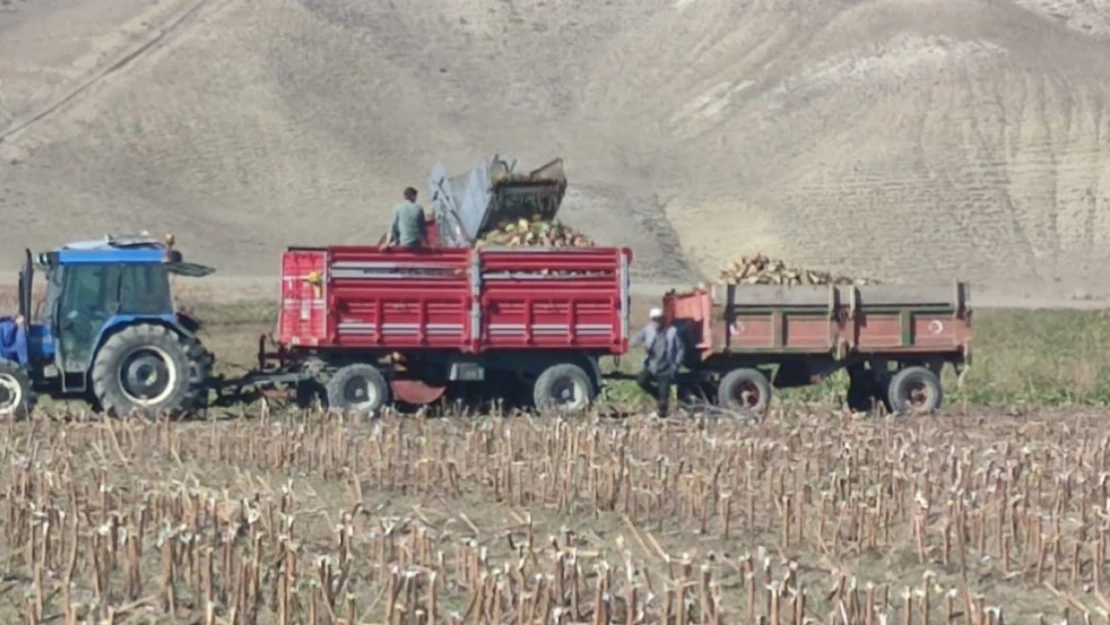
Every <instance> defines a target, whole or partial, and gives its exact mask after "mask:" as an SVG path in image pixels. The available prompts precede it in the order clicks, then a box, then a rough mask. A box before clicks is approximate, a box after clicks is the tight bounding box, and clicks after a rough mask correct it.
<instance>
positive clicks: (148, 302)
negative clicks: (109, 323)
mask: <svg viewBox="0 0 1110 625" xmlns="http://www.w3.org/2000/svg"><path fill="white" fill-rule="evenodd" d="M122 270H123V279H122V280H121V282H120V290H119V303H120V308H119V312H120V313H121V314H125V315H165V314H168V313H171V312H173V301H172V300H171V299H170V280H169V275H168V274H167V272H166V266H165V265H164V264H162V263H151V264H148V265H125V266H123V268H122Z"/></svg>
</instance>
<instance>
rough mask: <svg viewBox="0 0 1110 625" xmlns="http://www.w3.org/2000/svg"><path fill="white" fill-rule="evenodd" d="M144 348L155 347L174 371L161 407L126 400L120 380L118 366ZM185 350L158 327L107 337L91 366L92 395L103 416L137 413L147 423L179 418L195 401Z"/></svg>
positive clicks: (128, 329) (127, 330) (173, 336)
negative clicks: (157, 418) (169, 417)
mask: <svg viewBox="0 0 1110 625" xmlns="http://www.w3.org/2000/svg"><path fill="white" fill-rule="evenodd" d="M146 347H156V348H158V349H160V350H162V351H163V352H164V353H165V354H166V355H167V356H169V358H170V361H171V363H170V364H172V365H173V367H174V368H175V369H176V372H177V375H176V382H175V384H174V386H173V388H172V389H171V391H170V393H169V395H167V396H166V399H165V400H163V401H162V402H161V403H160V404H158V405H154V406H140V405H137V404H135V403H134V402H133V401H131V400H130V399H128V397H127V394H126V393H125V392H124V390H123V385H122V383H121V381H120V379H119V373H120V365H122V364H123V361H124V359H125V358H127V357H128V356H129V355H131V353H132V352H134V351H137V350H139V349H143V348H146ZM189 371H190V364H189V356H188V347H187V346H186V344H185V343H184V342H183V341H182V338H181V337H180V336H179V335H178V334H177V333H176V332H174V331H172V330H170V329H168V328H166V327H164V326H160V325H152V324H141V325H133V326H128V327H126V328H124V329H123V330H120V331H119V332H117V333H115V334H113V335H112V336H110V337H108V340H106V341H104V345H102V346H101V348H100V350H99V351H97V353H96V358H95V359H94V361H93V366H92V389H93V395H94V396H95V397H96V400H97V401H98V402H99V403H100V407H101V409H102V410H104V412H106V413H111V414H115V415H116V416H119V417H127V416H130V415H131V414H132V413H133V412H139V413H140V414H142V415H143V416H144V417H146V418H147V419H154V418H156V417H157V416H158V415H159V414H162V413H165V414H167V415H169V416H179V415H180V414H181V413H182V412H184V411H186V410H188V409H189V408H191V407H192V405H193V403H194V402H195V401H196V397H195V395H196V393H195V392H193V388H192V383H191V380H190V375H189Z"/></svg>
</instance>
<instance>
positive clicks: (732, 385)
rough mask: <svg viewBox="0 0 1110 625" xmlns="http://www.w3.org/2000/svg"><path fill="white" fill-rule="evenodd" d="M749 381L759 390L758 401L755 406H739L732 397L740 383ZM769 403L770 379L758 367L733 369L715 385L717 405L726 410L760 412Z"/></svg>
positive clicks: (765, 408) (734, 395)
mask: <svg viewBox="0 0 1110 625" xmlns="http://www.w3.org/2000/svg"><path fill="white" fill-rule="evenodd" d="M744 383H750V384H752V385H754V386H755V387H756V390H758V391H759V402H758V403H757V404H756V405H755V406H751V407H748V406H741V405H739V403H737V401H736V400H735V399H734V398H735V397H736V395H737V391H738V390H739V387H740V385H741V384H744ZM770 403H771V381H770V380H768V379H767V376H765V375H763V373H762V372H761V371H759V370H758V369H751V368H747V367H744V368H740V369H733V370H732V371H729V372H728V373H726V374H725V376H724V377H723V378H721V383H720V384H719V385H718V386H717V405H718V406H720V407H721V408H724V409H726V410H735V411H738V412H742V413H752V414H757V415H758V414H762V413H763V411H765V410H767V406H769V405H770Z"/></svg>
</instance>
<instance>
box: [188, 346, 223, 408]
mask: <svg viewBox="0 0 1110 625" xmlns="http://www.w3.org/2000/svg"><path fill="white" fill-rule="evenodd" d="M185 343H186V353H187V354H188V357H189V384H190V385H191V387H192V389H193V402H192V403H193V405H192V406H190V408H192V409H194V410H196V411H198V412H199V411H202V410H205V409H207V408H208V399H209V398H208V389H207V387H205V384H206V383H207V382H208V378H209V377H211V375H212V366H213V365H214V364H215V363H216V355H215V354H213V353H212V352H210V351H208V349H206V348H205V347H204V344H203V343H201V342H200V339H198V338H196V337H189V338H187V339H185Z"/></svg>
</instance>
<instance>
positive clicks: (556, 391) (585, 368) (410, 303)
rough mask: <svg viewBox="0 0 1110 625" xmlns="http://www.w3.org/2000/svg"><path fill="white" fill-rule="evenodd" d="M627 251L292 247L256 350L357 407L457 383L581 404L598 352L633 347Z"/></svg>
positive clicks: (428, 397) (589, 392) (422, 398)
mask: <svg viewBox="0 0 1110 625" xmlns="http://www.w3.org/2000/svg"><path fill="white" fill-rule="evenodd" d="M631 260H632V253H631V251H630V250H628V249H618V248H585V249H533V248H488V247H487V248H481V249H470V248H429V249H423V250H416V251H410V250H400V249H386V250H383V249H380V248H378V247H369V246H367V247H352V246H332V247H321V248H290V249H288V250H287V251H286V252H285V253H284V254H283V257H282V268H281V274H282V277H281V280H282V294H281V313H280V318H279V321H278V327H277V332H276V334H275V336H274V341H275V343H276V344H277V346H278V350H277V352H276V353H273V354H263V355H262V356H261V357H260V358H262V359H263V360H266V359H269V360H271V361H273V360H274V359H275V358H276V360H277V361H278V369H280V370H284V371H289V372H291V373H292V374H294V375H300V376H309V377H311V378H313V379H314V380H316V381H318V383H319V384H320V386H321V387H322V389H323V394H324V395H325V396H326V399H327V402H328V404H329V405H330V406H332V407H336V408H341V409H350V410H355V411H358V412H362V413H372V412H375V411H376V410H378V409H379V408H380V407H382V406H383V405H385V404H386V403H388V402H390V400H391V399H395V400H398V401H400V402H402V403H405V404H412V405H422V404H428V403H431V402H434V401H437V400H439V399H440V398H441V397H443V396H444V395H445V394H446V393H447V391H448V390H449V389H451V388H455V389H456V390H459V391H460V392H461V393H463V394H465V395H469V394H470V393H468V392H467V391H480V390H482V389H494V391H493V392H494V394H495V395H496V396H498V397H502V398H507V399H517V398H520V395H521V394H522V391H523V395H524V396H525V397H524V399H530V400H532V401H533V402H534V403H535V404H536V405H538V406H540V407H561V408H565V409H570V410H577V409H581V408H584V407H586V406H587V405H588V404H589V402H590V401H592V400H593V399H594V398H595V397H596V395H597V393H598V391H599V390H600V386H601V371H600V368H599V366H598V358H600V357H601V356H605V355H619V354H623V353H625V352H626V351H627V349H628V339H629V328H628V323H629V321H628V315H629V306H630V299H629V271H628V270H629V263H630V262H631ZM263 364H264V363H263ZM264 368H266V367H264ZM270 369H272V367H271V368H270ZM475 383H477V384H475Z"/></svg>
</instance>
